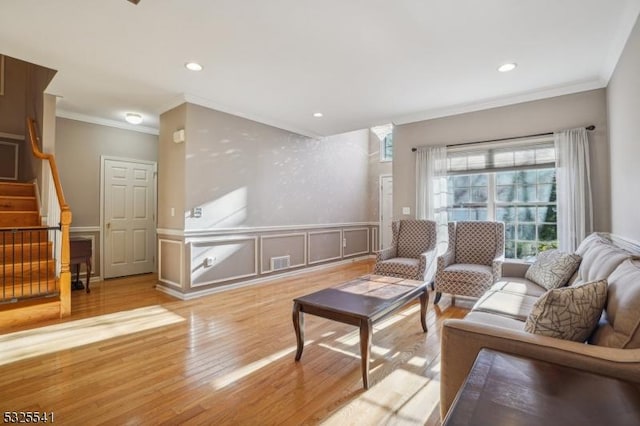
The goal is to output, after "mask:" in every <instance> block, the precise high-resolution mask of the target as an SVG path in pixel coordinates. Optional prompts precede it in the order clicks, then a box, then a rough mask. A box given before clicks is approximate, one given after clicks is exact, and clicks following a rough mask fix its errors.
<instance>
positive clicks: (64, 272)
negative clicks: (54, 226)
mask: <svg viewBox="0 0 640 426" xmlns="http://www.w3.org/2000/svg"><path fill="white" fill-rule="evenodd" d="M27 129H28V131H29V140H30V142H31V152H32V153H33V155H34V156H35V157H36V158H38V159H40V160H43V161H47V162H48V163H49V170H50V171H51V178H52V179H53V185H54V187H55V192H56V194H55V195H56V196H57V200H58V206H59V208H60V237H61V240H60V278H59V283H60V316H61V317H66V316H69V315H70V314H71V272H70V270H69V261H70V252H69V227H70V226H71V217H72V215H71V209H70V208H69V205H68V204H67V202H66V201H65V198H64V193H63V192H62V185H61V184H60V175H59V173H58V167H57V165H56V159H55V156H54V155H53V154H45V153H43V152H42V151H41V150H40V148H39V146H40V144H39V143H38V141H39V140H40V138H39V137H38V132H37V128H36V121H35V119H33V118H31V117H29V118H27ZM50 214H51V212H47V215H50Z"/></svg>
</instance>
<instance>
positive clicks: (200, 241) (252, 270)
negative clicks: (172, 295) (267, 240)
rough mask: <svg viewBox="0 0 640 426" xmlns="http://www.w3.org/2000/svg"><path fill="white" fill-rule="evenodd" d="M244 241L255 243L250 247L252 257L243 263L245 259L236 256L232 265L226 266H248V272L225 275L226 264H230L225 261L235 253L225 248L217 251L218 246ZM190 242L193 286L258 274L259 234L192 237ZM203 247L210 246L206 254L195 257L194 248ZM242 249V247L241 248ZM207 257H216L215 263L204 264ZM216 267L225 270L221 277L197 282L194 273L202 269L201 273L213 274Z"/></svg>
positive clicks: (191, 282)
mask: <svg viewBox="0 0 640 426" xmlns="http://www.w3.org/2000/svg"><path fill="white" fill-rule="evenodd" d="M244 241H248V242H249V243H250V244H251V245H253V247H252V248H251V249H250V250H251V251H252V252H253V255H252V256H251V257H252V259H247V261H248V262H247V263H246V264H244V265H243V264H242V263H241V262H242V261H243V260H241V259H238V258H234V259H233V265H232V266H231V267H229V266H226V268H227V269H232V268H236V269H242V268H243V267H246V268H247V269H246V272H243V273H230V274H228V275H225V273H226V272H225V271H224V268H225V265H229V263H225V262H226V261H227V259H228V258H229V256H231V255H232V254H234V253H225V251H224V250H218V251H219V252H218V253H216V248H222V247H224V246H231V245H236V246H241V245H243V244H241V243H242V242H244ZM188 243H189V244H190V245H191V256H190V258H191V262H190V264H191V266H190V275H191V280H190V286H191V288H196V287H202V286H208V285H211V284H217V283H221V282H226V281H234V280H239V279H242V278H249V277H255V276H256V275H258V237H257V236H230V237H224V238H197V239H196V238H192V239H189V240H188ZM202 247H208V248H209V250H208V251H205V252H204V254H199V255H198V257H197V258H195V256H194V253H193V252H194V248H195V249H197V248H202ZM211 249H213V252H212V253H210V251H211ZM241 249H242V248H240V249H239V250H241ZM236 251H238V250H236ZM209 255H211V256H209ZM219 256H220V257H222V256H227V257H224V258H222V259H218V257H219ZM207 257H212V258H214V259H215V260H214V264H213V265H211V266H205V265H204V260H205V259H206V258H207ZM201 259H202V260H201ZM219 265H223V266H219ZM216 268H218V269H222V270H223V272H222V276H221V277H220V278H214V279H205V280H203V281H201V282H197V279H195V278H194V275H195V273H196V272H197V271H201V272H200V273H201V274H202V275H206V274H209V275H211V274H212V272H213V273H215V272H216Z"/></svg>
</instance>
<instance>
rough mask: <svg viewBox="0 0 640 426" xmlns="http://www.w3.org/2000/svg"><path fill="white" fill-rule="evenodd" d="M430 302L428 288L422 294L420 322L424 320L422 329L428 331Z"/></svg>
mask: <svg viewBox="0 0 640 426" xmlns="http://www.w3.org/2000/svg"><path fill="white" fill-rule="evenodd" d="M428 303H429V292H428V291H427V289H425V290H424V293H422V294H421V295H420V322H422V330H424V332H425V333H426V332H427V304H428Z"/></svg>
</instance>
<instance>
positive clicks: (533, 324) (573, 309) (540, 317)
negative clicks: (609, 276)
mask: <svg viewBox="0 0 640 426" xmlns="http://www.w3.org/2000/svg"><path fill="white" fill-rule="evenodd" d="M606 301H607V280H600V281H594V282H591V283H586V284H580V285H577V286H573V287H563V288H556V289H553V290H549V291H547V292H546V293H545V294H543V295H542V296H540V299H538V301H537V302H536V303H535V305H533V309H532V310H531V313H530V314H529V317H528V318H527V322H526V323H525V325H524V329H525V331H527V332H529V333H534V334H540V335H543V336H550V337H557V338H559V339H565V340H573V341H575V342H584V341H585V340H587V338H589V336H590V335H591V333H592V332H593V330H594V329H595V328H596V326H597V325H598V320H599V319H600V316H601V315H602V310H603V309H604V305H605V303H606Z"/></svg>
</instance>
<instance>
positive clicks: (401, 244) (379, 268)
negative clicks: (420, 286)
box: [373, 220, 436, 281]
mask: <svg viewBox="0 0 640 426" xmlns="http://www.w3.org/2000/svg"><path fill="white" fill-rule="evenodd" d="M391 229H392V232H393V239H392V243H391V247H389V248H386V249H384V250H380V251H379V252H378V253H377V257H376V266H375V267H374V270H373V273H374V274H377V275H385V276H388V277H397V278H407V279H411V280H418V281H425V280H426V279H427V278H428V279H429V280H430V279H431V276H430V275H429V272H430V274H431V275H433V272H434V271H433V269H434V266H435V256H436V223H435V222H434V221H432V220H399V221H395V222H393V223H392V224H391ZM425 277H426V278H425Z"/></svg>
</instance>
